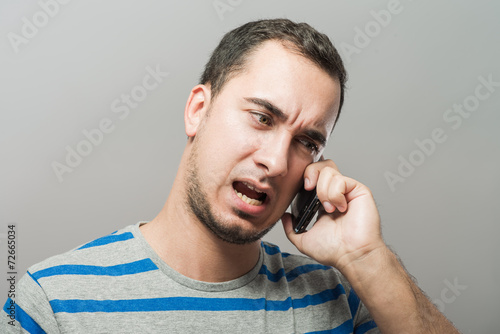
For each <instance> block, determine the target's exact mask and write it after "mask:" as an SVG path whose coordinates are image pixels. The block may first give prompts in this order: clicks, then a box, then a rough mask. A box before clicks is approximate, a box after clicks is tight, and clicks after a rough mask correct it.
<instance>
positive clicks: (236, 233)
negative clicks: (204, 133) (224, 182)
mask: <svg viewBox="0 0 500 334" xmlns="http://www.w3.org/2000/svg"><path fill="white" fill-rule="evenodd" d="M199 139H200V138H196V139H195V141H196V140H199ZM197 156H198V152H197V143H196V142H194V143H193V150H192V151H191V153H190V156H189V167H188V171H187V175H186V179H185V184H186V189H187V191H186V204H187V206H188V208H189V210H190V211H191V212H192V213H193V214H194V216H195V217H196V218H197V219H198V220H199V221H200V222H201V223H202V224H203V225H205V226H206V227H207V228H208V229H209V230H210V231H211V232H212V233H213V234H214V235H216V236H217V237H218V238H219V239H221V240H223V241H225V242H228V243H231V244H238V245H243V244H249V243H253V242H255V241H257V240H260V239H262V237H264V235H266V234H267V233H268V232H269V231H270V230H271V229H272V228H273V227H274V225H275V224H276V222H275V223H274V224H272V225H271V226H269V227H268V228H266V229H264V230H262V231H245V230H244V229H242V228H241V226H239V225H238V224H236V223H235V222H232V221H231V220H230V219H225V218H223V217H221V216H220V215H219V216H217V215H216V214H214V212H213V209H212V206H211V205H210V203H209V201H208V195H207V193H206V192H205V191H204V189H203V186H202V182H201V181H200V177H199V169H198V165H197ZM234 212H235V213H236V214H237V215H238V216H239V217H240V218H241V219H249V218H250V217H251V216H250V215H248V214H247V213H245V212H242V211H238V210H235V211H234Z"/></svg>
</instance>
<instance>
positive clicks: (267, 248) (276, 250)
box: [260, 241, 291, 258]
mask: <svg viewBox="0 0 500 334" xmlns="http://www.w3.org/2000/svg"><path fill="white" fill-rule="evenodd" d="M260 243H261V246H262V247H263V248H264V250H265V251H266V253H267V254H269V255H275V254H281V257H282V258H285V257H289V256H290V255H291V254H289V253H282V252H281V250H280V248H279V247H278V246H270V245H267V244H265V243H264V242H263V241H261V242H260Z"/></svg>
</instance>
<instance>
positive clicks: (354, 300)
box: [347, 289, 359, 319]
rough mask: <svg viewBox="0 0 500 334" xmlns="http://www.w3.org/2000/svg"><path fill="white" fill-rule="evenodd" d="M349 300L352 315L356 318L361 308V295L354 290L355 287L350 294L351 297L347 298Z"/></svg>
mask: <svg viewBox="0 0 500 334" xmlns="http://www.w3.org/2000/svg"><path fill="white" fill-rule="evenodd" d="M347 302H348V303H349V309H350V310H351V316H352V318H353V319H354V318H355V317H356V313H358V308H359V297H358V295H357V294H356V292H354V289H351V293H350V294H349V298H347Z"/></svg>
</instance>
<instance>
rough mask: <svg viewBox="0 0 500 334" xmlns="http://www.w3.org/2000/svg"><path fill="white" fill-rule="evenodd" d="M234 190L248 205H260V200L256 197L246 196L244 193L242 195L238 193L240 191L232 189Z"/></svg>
mask: <svg viewBox="0 0 500 334" xmlns="http://www.w3.org/2000/svg"><path fill="white" fill-rule="evenodd" d="M234 192H235V193H236V195H238V197H239V198H241V200H242V201H243V202H245V203H248V204H250V205H255V206H259V205H262V201H259V200H258V199H253V198H248V197H247V196H246V195H243V194H242V193H240V192H238V191H236V190H234Z"/></svg>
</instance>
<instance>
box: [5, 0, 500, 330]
mask: <svg viewBox="0 0 500 334" xmlns="http://www.w3.org/2000/svg"><path fill="white" fill-rule="evenodd" d="M499 14H500V5H499V4H498V2H494V1H475V2H472V1H451V0H448V1H439V2H434V1H411V0H401V1H395V0H390V1H367V2H363V3H358V2H353V1H347V0H342V1H326V0H324V1H314V2H306V1H290V0H288V1H284V0H282V1H262V0H260V1H255V0H254V1H249V0H215V1H214V0H207V1H201V0H198V1H131V0H121V1H118V0H112V1H105V2H102V1H96V0H88V1H76V0H73V1H67V0H66V1H62V0H59V1H56V0H41V1H38V2H35V1H14V0H3V1H2V2H1V4H0V35H1V36H2V38H1V40H0V55H1V62H0V78H1V79H0V80H1V81H0V110H1V113H0V127H1V128H0V145H1V159H2V161H1V164H0V177H1V186H0V191H1V193H0V243H1V245H0V268H1V269H2V272H3V273H7V272H8V271H9V270H8V268H7V248H6V241H7V239H8V225H9V224H13V223H14V224H16V226H17V231H16V263H15V270H16V272H17V273H18V274H17V280H18V279H19V278H20V276H21V275H22V274H24V273H25V272H26V269H27V268H28V267H29V266H31V265H32V264H34V263H36V262H39V261H41V260H43V259H45V258H47V257H49V256H52V255H56V254H59V253H62V252H64V251H67V250H70V249H72V248H74V247H76V246H78V245H81V244H83V243H85V242H87V241H90V240H92V239H95V238H98V237H100V236H103V235H106V234H109V233H111V232H113V231H115V230H117V229H119V228H121V227H123V226H125V225H129V224H134V223H136V222H137V221H140V220H150V219H152V218H154V217H155V216H156V214H157V213H158V212H159V210H160V209H161V207H162V206H163V204H164V202H165V200H166V198H167V196H168V193H169V190H170V187H171V185H172V181H173V179H174V176H175V173H176V170H177V166H178V162H179V159H180V156H181V153H182V151H183V149H184V145H185V142H186V135H185V133H184V127H183V111H184V106H185V103H186V99H187V97H188V95H189V92H190V89H191V88H192V87H193V86H194V85H196V84H197V83H198V78H199V76H200V74H201V72H202V69H203V66H204V64H205V63H206V61H207V60H208V57H209V55H210V53H211V52H212V50H213V49H214V48H215V46H216V45H217V43H218V41H219V40H220V38H221V37H222V35H223V34H224V33H226V32H227V31H229V30H231V29H233V28H235V27H237V26H239V25H241V24H243V23H245V22H248V21H250V20H255V19H260V18H275V17H286V18H290V19H292V20H296V21H304V22H308V23H309V24H311V25H312V26H314V27H315V28H317V29H318V30H319V31H321V32H324V33H326V34H327V35H328V36H329V37H330V38H331V39H332V41H333V42H334V44H335V45H336V47H337V48H338V49H339V51H340V53H341V55H342V56H343V59H344V61H345V64H346V67H347V70H348V72H349V81H348V90H347V94H346V102H345V107H344V109H343V111H342V115H341V117H340V121H339V123H338V124H337V126H336V129H335V131H334V135H333V136H332V138H331V140H330V142H329V144H328V146H327V149H326V153H325V155H326V157H328V158H331V159H333V160H334V161H335V162H336V163H337V164H338V166H339V168H340V170H341V171H342V172H343V173H344V174H345V175H348V176H350V177H353V178H356V179H358V180H359V181H361V182H363V183H364V184H366V185H367V186H369V187H370V188H371V189H372V191H373V193H374V195H375V198H376V201H377V204H378V207H379V210H380V215H381V217H382V223H383V233H384V237H385V239H386V242H387V243H388V244H389V245H390V246H391V247H392V248H393V249H394V250H395V251H396V252H397V253H398V254H399V255H400V257H401V258H402V260H403V262H404V264H405V265H406V267H407V269H408V270H409V272H410V273H412V274H413V275H414V276H415V278H416V279H417V280H418V282H419V285H420V287H421V288H422V289H423V290H424V291H426V292H427V294H428V295H429V297H430V298H431V299H432V300H433V301H434V303H436V305H438V307H439V308H440V309H441V310H442V311H443V312H444V313H445V314H446V316H448V317H449V318H450V319H451V320H452V321H453V322H454V323H455V324H456V325H457V326H458V328H459V329H460V330H461V331H463V332H464V333H494V332H497V331H498V328H499V327H500V317H499V310H500V289H499V288H498V282H499V280H500V261H499V260H498V255H499V253H500V246H499V242H498V241H497V239H498V235H499V233H500V228H499V224H498V223H499V214H498V202H499V199H500V196H499V188H500V177H499V176H498V174H499V172H498V171H499V170H500V154H499V153H500V132H499V131H498V127H499V125H500V122H499V121H500V116H499V106H500V66H499V64H498V59H500V41H499V37H498V36H499V32H500V20H499V19H498V18H499ZM151 73H155V74H154V75H152V74H151ZM148 74H149V75H150V79H149V80H146V81H144V78H145V77H146V76H147V75H148ZM127 96H129V100H127ZM96 129H98V130H96ZM70 152H72V153H70ZM77 155H78V156H77ZM266 239H267V240H268V241H271V242H274V243H276V244H278V245H280V247H281V248H282V250H284V251H288V252H297V251H296V250H295V249H294V247H293V246H292V245H291V244H290V243H289V241H288V240H287V239H286V237H285V235H284V233H283V231H282V227H281V224H278V225H277V226H276V227H275V228H274V229H273V230H272V231H271V233H270V234H269V235H268V236H267V237H266ZM188 246H192V245H186V247H188ZM2 277H4V276H2ZM0 282H1V283H0V288H1V291H0V293H1V295H0V299H1V300H2V302H1V303H2V305H3V303H4V300H6V298H7V289H8V286H7V282H6V280H5V279H3V278H1V279H0Z"/></svg>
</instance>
